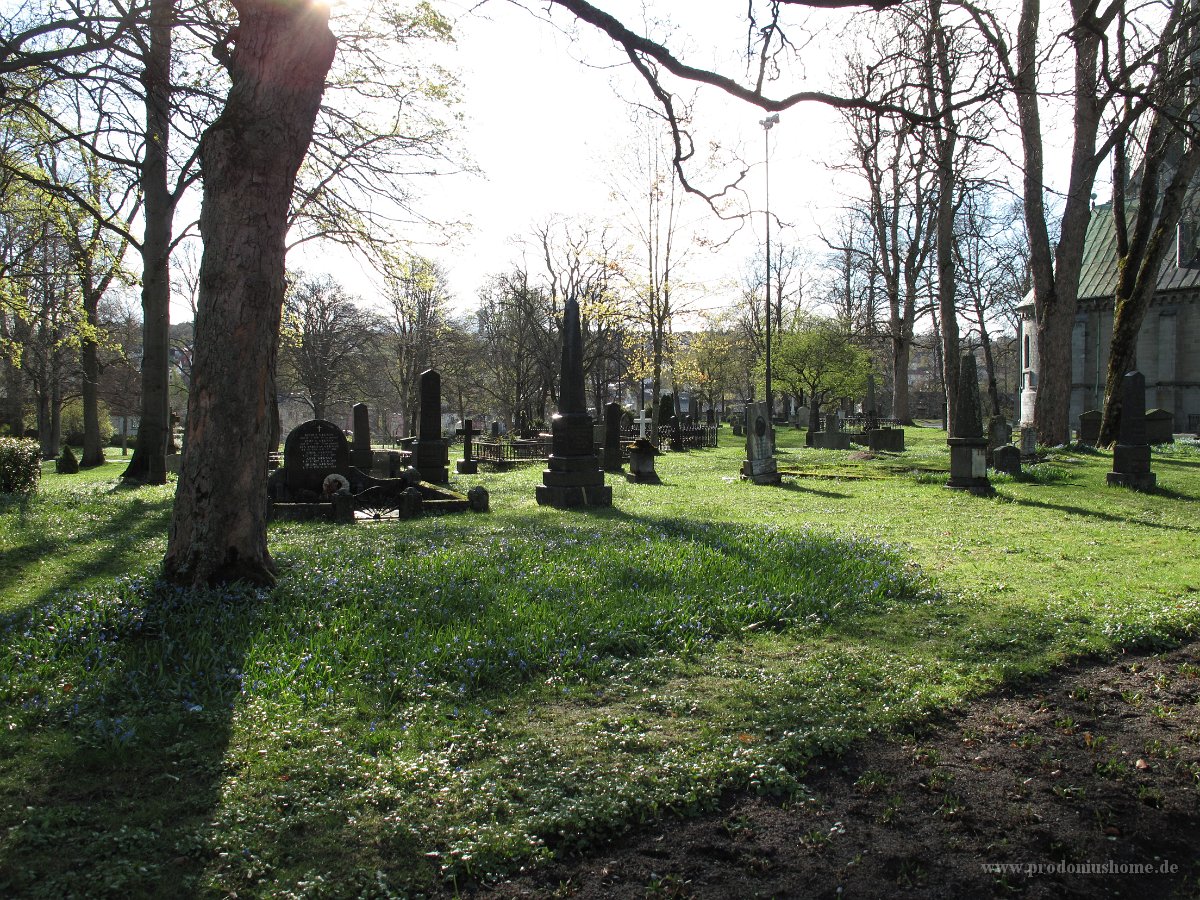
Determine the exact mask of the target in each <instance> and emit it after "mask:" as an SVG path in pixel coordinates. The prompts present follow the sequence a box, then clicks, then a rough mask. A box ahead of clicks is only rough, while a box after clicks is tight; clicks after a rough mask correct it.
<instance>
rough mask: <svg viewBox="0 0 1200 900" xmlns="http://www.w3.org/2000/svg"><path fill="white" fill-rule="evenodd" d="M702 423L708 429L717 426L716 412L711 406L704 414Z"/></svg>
mask: <svg viewBox="0 0 1200 900" xmlns="http://www.w3.org/2000/svg"><path fill="white" fill-rule="evenodd" d="M704 421H705V423H706V424H707V425H708V427H709V428H711V427H712V426H714V425H716V424H717V412H716V410H714V409H713V408H712V407H711V406H710V407H709V408H708V409H707V410H706V411H705V413H704Z"/></svg>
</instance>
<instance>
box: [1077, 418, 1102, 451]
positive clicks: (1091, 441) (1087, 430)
mask: <svg viewBox="0 0 1200 900" xmlns="http://www.w3.org/2000/svg"><path fill="white" fill-rule="evenodd" d="M1103 421H1104V413H1102V412H1101V411H1100V410H1098V409H1089V410H1087V411H1085V412H1082V413H1080V414H1079V443H1081V444H1087V445H1088V446H1090V447H1095V446H1096V444H1098V443H1099V442H1100V423H1101V422H1103Z"/></svg>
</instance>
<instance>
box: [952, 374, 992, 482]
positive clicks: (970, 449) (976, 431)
mask: <svg viewBox="0 0 1200 900" xmlns="http://www.w3.org/2000/svg"><path fill="white" fill-rule="evenodd" d="M955 407H956V408H955V413H954V434H953V435H952V436H951V437H949V438H947V439H946V443H947V444H949V445H950V480H949V481H947V482H946V487H948V488H950V489H951V490H955V491H968V492H970V493H972V494H975V495H976V496H980V497H986V496H988V495H989V494H994V493H995V492H996V491H995V488H993V487H992V483H991V482H990V481H988V477H987V439H986V438H985V437H984V436H983V414H982V410H981V408H980V403H979V375H978V372H977V370H976V366H975V355H974V354H972V353H964V354H963V356H962V359H961V360H959V367H958V402H957V403H956V404H955Z"/></svg>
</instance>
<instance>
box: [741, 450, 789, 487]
mask: <svg viewBox="0 0 1200 900" xmlns="http://www.w3.org/2000/svg"><path fill="white" fill-rule="evenodd" d="M742 480H743V481H753V482H754V483H755V484H779V482H780V480H781V479H780V475H779V469H778V467H777V466H776V464H775V457H773V456H769V457H767V458H766V459H744V460H742Z"/></svg>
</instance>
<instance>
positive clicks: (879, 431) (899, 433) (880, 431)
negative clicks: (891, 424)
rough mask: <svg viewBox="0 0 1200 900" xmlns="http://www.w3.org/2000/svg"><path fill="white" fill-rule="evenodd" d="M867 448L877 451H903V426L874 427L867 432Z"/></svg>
mask: <svg viewBox="0 0 1200 900" xmlns="http://www.w3.org/2000/svg"><path fill="white" fill-rule="evenodd" d="M867 449H868V450H871V451H872V452H875V453H880V452H882V453H903V452H904V429H903V428H872V429H871V430H870V432H868V434H867Z"/></svg>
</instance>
